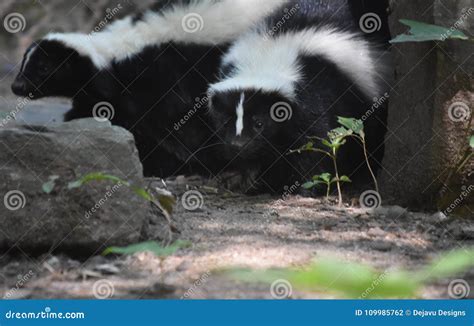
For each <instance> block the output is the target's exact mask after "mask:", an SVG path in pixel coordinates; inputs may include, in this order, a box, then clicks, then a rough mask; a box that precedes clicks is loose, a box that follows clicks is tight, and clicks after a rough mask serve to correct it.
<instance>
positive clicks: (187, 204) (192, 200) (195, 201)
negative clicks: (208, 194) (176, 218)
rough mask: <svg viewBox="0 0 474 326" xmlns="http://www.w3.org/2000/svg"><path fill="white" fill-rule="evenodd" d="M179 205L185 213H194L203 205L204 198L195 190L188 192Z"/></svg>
mask: <svg viewBox="0 0 474 326" xmlns="http://www.w3.org/2000/svg"><path fill="white" fill-rule="evenodd" d="M181 204H182V205H183V207H184V209H185V210H187V211H195V210H197V209H200V208H202V206H203V205H204V197H203V196H202V194H201V193H200V192H199V191H197V190H188V191H186V192H185V193H184V194H183V196H182V197H181Z"/></svg>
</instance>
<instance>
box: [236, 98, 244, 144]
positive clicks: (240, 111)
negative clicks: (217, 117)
mask: <svg viewBox="0 0 474 326" xmlns="http://www.w3.org/2000/svg"><path fill="white" fill-rule="evenodd" d="M244 100H245V93H244V92H242V94H240V101H239V104H238V105H237V108H236V109H235V113H236V114H237V120H236V121H235V130H236V133H235V135H236V136H241V135H242V130H244Z"/></svg>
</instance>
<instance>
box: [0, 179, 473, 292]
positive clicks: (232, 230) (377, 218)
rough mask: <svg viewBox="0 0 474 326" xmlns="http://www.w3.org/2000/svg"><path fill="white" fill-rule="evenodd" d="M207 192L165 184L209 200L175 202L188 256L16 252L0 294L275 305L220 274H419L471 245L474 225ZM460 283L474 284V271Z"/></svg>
mask: <svg viewBox="0 0 474 326" xmlns="http://www.w3.org/2000/svg"><path fill="white" fill-rule="evenodd" d="M203 185H204V182H203V181H202V180H201V179H200V178H188V179H186V178H183V177H179V178H177V179H174V180H168V181H167V186H168V188H169V189H170V190H171V191H172V192H173V193H175V194H177V195H178V196H180V195H182V194H183V193H184V192H185V191H187V190H189V189H196V190H198V191H199V192H200V193H201V194H202V195H203V197H202V198H203V201H202V204H203V205H202V208H199V209H197V210H194V211H189V210H186V209H184V208H183V206H182V204H181V201H180V200H178V204H177V207H176V211H175V213H174V216H173V223H174V224H175V226H176V227H177V229H178V230H179V234H178V237H179V239H183V240H189V241H191V243H192V245H191V247H189V248H186V249H180V250H179V251H177V252H176V253H175V254H173V255H171V256H169V257H166V258H164V259H160V258H157V257H155V256H154V255H152V254H151V253H138V254H135V255H132V256H116V257H108V256H107V257H103V256H100V255H97V254H96V255H92V256H90V257H72V256H68V255H67V254H59V255H40V256H36V257H31V256H30V255H28V254H27V253H23V252H16V253H15V254H9V255H4V256H3V257H1V258H0V266H1V267H0V275H2V277H3V280H2V283H3V284H2V286H1V288H0V294H1V293H2V291H3V293H4V296H6V297H8V298H94V297H101V296H102V297H112V298H133V299H135V298H144V299H145V298H148V299H151V298H182V297H189V298H226V299H227V298H229V299H230V298H245V299H250V298H272V296H271V292H270V288H269V286H268V285H265V284H261V285H260V284H247V283H241V282H236V281H234V280H231V279H229V278H228V277H227V276H225V275H223V274H221V273H219V272H216V270H219V269H221V268H228V267H251V268H255V269H262V268H269V267H285V266H299V265H302V264H303V265H304V264H307V263H309V262H310V261H311V260H312V259H314V258H317V257H336V258H339V259H341V260H344V261H353V262H361V263H364V264H368V265H371V266H374V267H376V268H378V269H380V270H381V271H384V270H393V269H397V268H404V269H416V268H418V267H420V266H422V265H424V264H426V263H427V262H429V261H430V259H432V258H433V257H435V256H436V255H438V254H439V253H441V252H444V251H446V250H450V249H456V248H457V249H459V247H468V246H473V245H474V230H473V229H472V223H470V222H467V221H462V220H442V219H439V217H438V216H436V215H430V214H422V213H412V212H404V211H403V210H401V209H400V208H396V207H395V208H393V207H392V208H389V209H382V210H380V211H376V212H373V211H370V210H366V209H361V208H357V207H351V206H350V204H349V203H347V204H346V205H345V207H343V208H338V207H337V206H336V205H334V203H333V202H331V201H327V200H325V199H317V198H316V199H314V198H303V197H299V196H290V197H288V198H286V197H285V198H279V197H271V196H268V195H264V196H253V197H248V196H243V195H239V194H233V193H230V192H228V191H224V190H218V189H214V188H212V187H207V186H203ZM178 198H179V197H178ZM353 204H354V203H353ZM463 278H464V279H467V280H470V281H469V282H470V283H471V284H472V280H474V270H471V271H470V272H468V273H467V274H466V275H463ZM21 280H23V281H24V282H21ZM449 282H450V280H444V281H442V282H438V283H436V284H431V285H429V286H427V287H426V288H425V289H424V290H423V291H422V293H420V297H423V298H446V297H448V295H447V285H448V283H449ZM19 283H20V286H19ZM471 296H472V294H471ZM332 297H336V296H334V294H327V293H305V292H296V291H293V295H292V298H332Z"/></svg>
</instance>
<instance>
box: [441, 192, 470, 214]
mask: <svg viewBox="0 0 474 326" xmlns="http://www.w3.org/2000/svg"><path fill="white" fill-rule="evenodd" d="M473 191H474V185H469V186H468V187H466V186H462V187H461V194H460V195H459V196H458V197H457V198H456V199H455V200H454V201H453V202H452V203H451V204H450V205H449V206H448V207H447V208H446V209H445V210H444V211H443V214H444V215H446V216H448V215H449V214H451V213H452V212H453V211H454V210H455V209H456V208H457V207H459V206H461V205H462V203H463V202H464V200H465V199H466V198H468V196H469V195H470V194H471V193H472V192H473Z"/></svg>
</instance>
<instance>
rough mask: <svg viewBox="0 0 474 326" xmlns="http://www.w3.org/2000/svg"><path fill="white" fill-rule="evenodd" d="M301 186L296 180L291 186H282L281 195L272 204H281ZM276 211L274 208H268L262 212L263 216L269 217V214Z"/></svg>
mask: <svg viewBox="0 0 474 326" xmlns="http://www.w3.org/2000/svg"><path fill="white" fill-rule="evenodd" d="M300 187H301V184H300V183H299V182H298V181H296V182H295V183H294V184H292V185H291V186H286V185H285V186H284V187H283V194H282V195H281V198H280V199H278V200H277V201H276V202H275V203H274V205H283V203H284V202H285V201H287V200H288V199H289V197H290V196H291V195H293V194H295V193H296V192H297V191H298V189H299V188H300ZM275 213H276V210H275V209H271V210H269V211H268V212H266V213H265V214H264V217H269V216H271V215H274V214H275Z"/></svg>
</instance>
